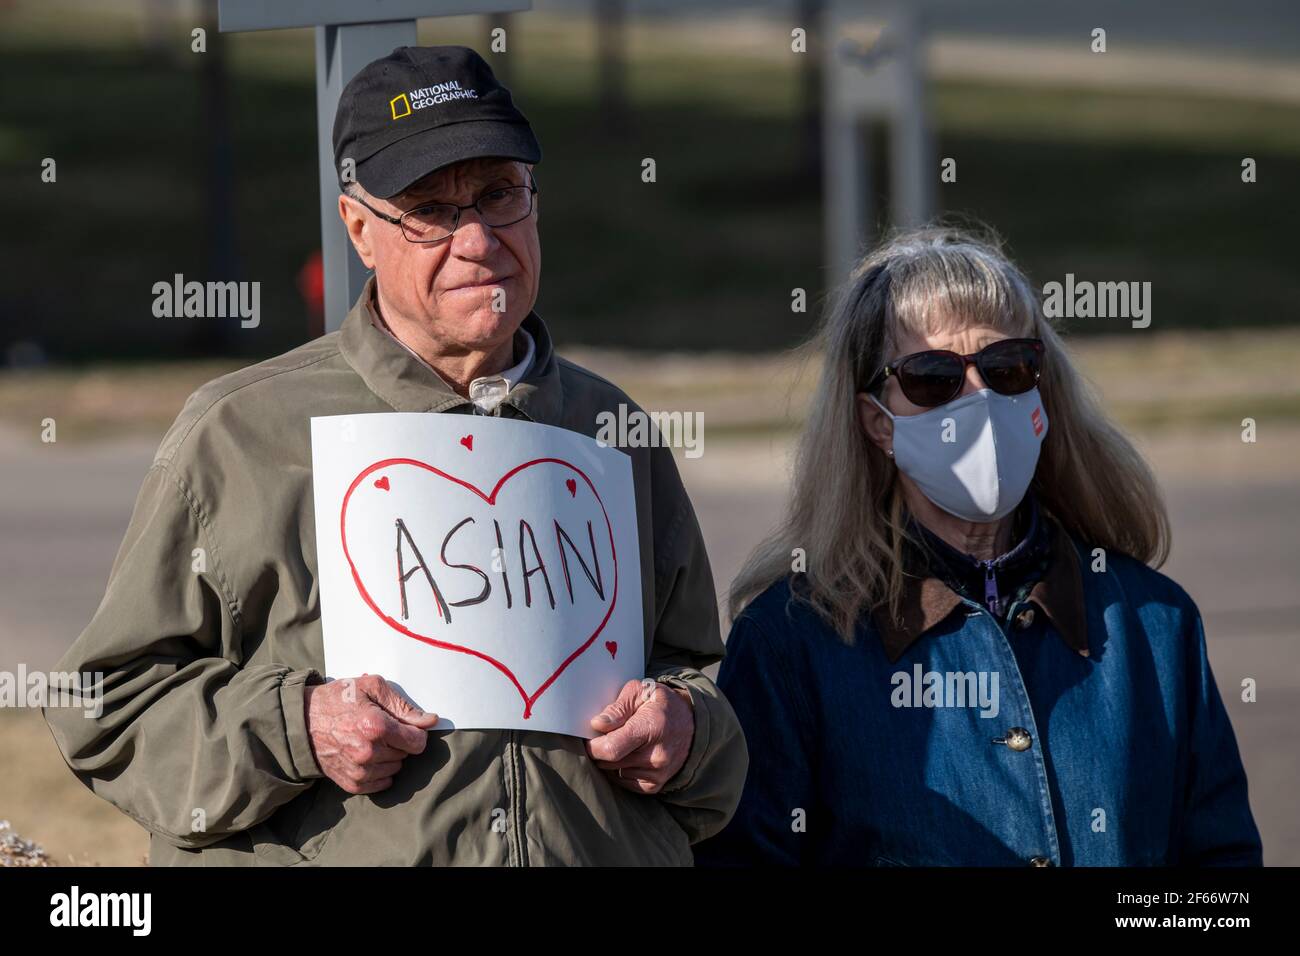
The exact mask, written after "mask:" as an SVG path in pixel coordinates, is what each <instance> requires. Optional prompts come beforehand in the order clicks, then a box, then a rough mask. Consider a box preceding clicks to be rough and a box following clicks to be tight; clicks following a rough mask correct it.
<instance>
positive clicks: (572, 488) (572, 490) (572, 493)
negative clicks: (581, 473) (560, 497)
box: [564, 478, 578, 498]
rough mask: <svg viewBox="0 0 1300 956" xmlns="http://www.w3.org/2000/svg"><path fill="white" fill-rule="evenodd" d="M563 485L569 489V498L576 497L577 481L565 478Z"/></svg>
mask: <svg viewBox="0 0 1300 956" xmlns="http://www.w3.org/2000/svg"><path fill="white" fill-rule="evenodd" d="M564 487H566V488H568V489H569V497H570V498H576V497H577V496H578V483H577V482H576V481H574V480H573V479H572V478H566V479H565V480H564Z"/></svg>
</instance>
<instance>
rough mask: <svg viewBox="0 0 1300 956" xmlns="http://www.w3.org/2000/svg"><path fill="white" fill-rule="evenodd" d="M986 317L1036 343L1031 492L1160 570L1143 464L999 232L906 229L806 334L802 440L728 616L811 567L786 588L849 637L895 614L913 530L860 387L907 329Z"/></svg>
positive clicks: (1158, 506)
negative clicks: (869, 424)
mask: <svg viewBox="0 0 1300 956" xmlns="http://www.w3.org/2000/svg"><path fill="white" fill-rule="evenodd" d="M966 325H983V326H989V327H991V328H995V329H998V330H1000V331H1002V332H1004V333H1005V334H1006V335H1008V336H1016V337H1035V338H1040V339H1042V340H1043V343H1044V345H1045V346H1046V352H1045V355H1044V360H1043V371H1042V377H1041V379H1040V380H1039V385H1038V387H1039V391H1040V393H1041V395H1042V398H1043V404H1044V406H1045V407H1046V409H1047V412H1048V418H1049V420H1050V421H1051V423H1052V424H1051V428H1049V429H1048V432H1047V437H1046V438H1045V439H1044V440H1043V447H1042V452H1041V454H1040V457H1039V460H1038V469H1037V471H1036V472H1035V475H1034V481H1033V484H1032V485H1031V492H1032V493H1033V494H1035V495H1037V497H1038V501H1039V503H1040V504H1041V505H1042V506H1043V507H1044V508H1045V509H1046V510H1047V511H1048V512H1049V513H1050V514H1051V515H1053V516H1054V517H1055V518H1056V519H1057V520H1058V521H1060V522H1061V523H1062V524H1063V525H1064V526H1065V528H1066V529H1067V530H1068V531H1070V532H1071V533H1073V534H1074V535H1076V536H1077V537H1078V538H1080V539H1081V540H1083V541H1084V542H1086V543H1087V544H1088V545H1089V546H1090V547H1100V548H1105V549H1107V550H1114V551H1118V552H1121V553H1123V554H1127V555H1131V556H1133V557H1135V558H1137V559H1138V560H1140V561H1144V562H1148V563H1151V564H1152V565H1153V566H1156V567H1158V566H1159V565H1160V564H1162V563H1163V562H1164V560H1165V558H1166V557H1167V556H1168V553H1169V520H1168V516H1167V514H1166V512H1165V508H1164V504H1163V501H1162V499H1161V495H1160V491H1159V488H1158V486H1157V485H1156V481H1155V478H1154V477H1153V475H1152V474H1151V471H1150V469H1149V468H1148V467H1147V465H1146V463H1145V462H1144V461H1143V460H1142V458H1141V456H1140V455H1139V454H1138V452H1137V450H1136V449H1135V448H1134V447H1133V445H1132V444H1131V443H1130V442H1129V441H1128V439H1127V438H1125V437H1124V435H1123V434H1122V433H1121V432H1120V431H1119V429H1117V428H1116V427H1115V426H1114V425H1113V424H1112V423H1111V422H1110V421H1109V420H1108V419H1107V418H1106V416H1105V415H1104V414H1103V412H1102V411H1101V408H1100V406H1099V404H1098V402H1097V400H1096V398H1095V397H1094V396H1093V394H1092V392H1091V390H1090V389H1089V387H1088V386H1087V384H1086V383H1085V381H1084V380H1083V378H1082V376H1081V375H1080V374H1079V373H1078V371H1077V370H1076V369H1075V367H1074V365H1073V364H1072V363H1071V361H1070V356H1069V353H1068V352H1067V351H1066V348H1065V345H1064V343H1063V342H1062V340H1061V337H1060V335H1059V334H1058V333H1057V331H1056V329H1055V328H1054V327H1053V326H1052V324H1051V323H1050V322H1049V321H1048V320H1047V318H1046V317H1045V316H1044V315H1043V310H1042V307H1041V305H1040V304H1039V299H1038V296H1037V295H1036V294H1035V292H1034V290H1033V288H1032V287H1031V286H1030V284H1029V282H1028V280H1027V279H1026V278H1025V276H1024V275H1023V274H1022V273H1021V271H1020V270H1019V269H1018V268H1016V266H1015V265H1013V264H1012V263H1011V261H1010V260H1009V259H1008V258H1007V257H1006V256H1005V255H1004V254H1003V253H1002V251H1001V247H1000V244H999V243H998V241H997V240H996V238H993V237H989V238H982V237H977V236H975V235H972V234H970V233H968V232H965V231H962V230H960V229H954V228H949V227H926V228H922V229H917V230H911V231H906V232H901V233H898V234H896V235H894V236H893V237H892V238H890V239H889V240H888V241H886V242H885V243H884V244H882V245H880V246H879V247H877V248H876V249H875V250H874V251H873V252H871V253H870V254H869V255H868V256H867V257H866V258H865V259H863V260H862V261H861V262H860V263H859V264H858V266H857V267H856V268H855V269H854V270H853V273H852V276H851V278H850V280H849V282H848V283H847V284H846V285H845V287H844V288H843V289H841V290H840V292H839V294H838V296H837V297H836V301H835V302H834V303H833V305H832V307H831V308H830V309H828V310H827V313H826V316H825V319H824V320H823V321H822V323H821V325H820V327H819V328H818V331H817V334H816V336H815V338H814V340H813V342H812V343H811V344H812V345H813V347H814V348H815V349H816V350H817V351H819V352H820V354H821V356H822V362H823V368H822V375H821V380H820V383H819V385H818V388H817V391H816V394H815V396H814V398H813V401H812V405H811V409H810V412H809V418H808V421H807V424H806V425H805V427H804V430H803V433H802V435H801V437H800V441H799V448H798V454H797V457H796V460H795V469H794V476H793V481H792V484H791V489H790V501H789V504H788V506H787V509H786V514H785V518H784V520H783V521H782V523H781V524H780V526H779V527H778V528H777V530H776V532H775V533H774V534H773V535H771V536H770V537H769V538H768V539H767V540H766V541H765V542H764V543H763V544H762V545H760V546H759V547H758V548H757V549H756V550H755V551H754V553H753V554H752V555H751V556H750V557H749V560H748V561H747V562H746V563H745V566H744V567H743V568H742V569H741V572H740V575H739V577H738V578H737V579H736V581H735V583H734V584H733V585H732V588H731V594H730V601H729V610H730V613H731V615H732V617H733V618H734V617H735V616H736V615H738V614H739V613H740V612H741V611H742V610H743V609H744V607H745V606H746V605H747V604H748V603H749V602H750V601H752V600H753V599H754V598H755V597H757V596H758V595H759V594H760V593H761V592H762V591H764V590H765V589H766V588H767V587H768V586H769V585H771V584H772V583H773V582H775V581H778V580H780V579H782V578H785V577H786V576H787V575H790V574H791V571H792V562H793V556H794V555H796V554H798V553H800V550H799V549H802V553H803V555H804V556H805V559H806V568H805V569H804V570H803V572H802V573H800V574H795V575H793V577H792V581H791V583H792V591H793V592H794V593H795V595H796V596H797V598H798V599H799V600H803V601H807V602H808V603H809V604H810V605H811V606H812V607H813V608H814V609H815V610H816V611H817V612H818V614H820V615H821V616H822V618H823V619H825V620H826V621H827V622H828V623H829V624H830V625H831V626H833V627H834V628H835V630H836V631H837V632H838V633H839V634H840V636H841V637H842V638H843V639H844V640H845V641H849V642H851V641H852V639H853V633H854V631H855V629H856V626H857V624H858V621H859V619H860V617H861V615H862V614H863V612H864V611H867V610H871V609H874V608H877V607H881V606H884V607H885V608H887V609H888V613H890V614H891V615H892V616H894V617H897V616H898V610H899V597H900V595H901V592H902V586H903V570H902V557H903V547H904V543H905V541H906V540H907V536H906V531H905V520H904V513H903V499H902V491H901V486H900V484H899V482H898V480H897V476H898V472H897V469H896V466H895V465H894V462H893V460H892V459H890V458H889V457H887V456H886V455H885V454H884V453H883V452H882V451H881V450H880V449H879V448H877V447H876V446H875V444H873V443H872V442H870V441H869V440H868V439H867V437H866V435H865V434H864V433H863V431H862V426H861V424H860V421H859V418H858V412H857V402H856V396H857V394H858V393H859V392H862V391H864V390H865V388H866V384H867V382H868V381H870V379H871V378H872V377H873V376H874V375H875V374H876V373H877V372H878V371H879V370H880V368H881V367H882V366H883V365H884V364H885V362H886V360H887V359H888V358H890V357H893V356H894V355H895V351H896V346H897V343H898V342H899V340H901V339H902V338H904V337H905V336H906V335H907V334H915V335H927V334H934V333H935V332H939V331H943V330H946V329H951V328H953V327H954V326H966Z"/></svg>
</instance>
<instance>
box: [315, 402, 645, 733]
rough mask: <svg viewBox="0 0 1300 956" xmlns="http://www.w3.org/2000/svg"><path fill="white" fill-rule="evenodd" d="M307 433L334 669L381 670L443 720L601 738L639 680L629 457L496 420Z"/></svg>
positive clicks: (409, 420)
mask: <svg viewBox="0 0 1300 956" xmlns="http://www.w3.org/2000/svg"><path fill="white" fill-rule="evenodd" d="M311 429H312V471H313V482H314V493H315V505H316V551H317V578H318V581H319V582H320V601H321V620H322V626H323V628H324V644H325V668H326V676H327V677H331V678H345V677H357V676H360V675H361V674H363V673H370V674H379V675H380V676H382V677H384V678H386V679H388V680H390V681H392V682H393V683H395V684H396V685H397V686H398V687H399V688H400V689H401V690H402V692H403V693H405V694H406V695H407V696H408V697H409V698H410V699H411V700H412V701H413V702H415V703H416V704H417V705H419V706H420V707H421V708H423V709H425V710H427V711H430V712H433V713H436V714H438V715H439V717H440V720H439V722H438V725H437V729H444V730H445V729H453V728H517V729H525V730H546V731H553V732H556V733H563V734H572V735H574V736H578V737H585V738H591V737H594V736H596V735H595V733H594V732H593V731H592V730H591V727H590V724H589V721H590V720H591V718H592V717H594V716H596V715H597V714H598V713H600V711H601V710H602V709H603V708H604V707H605V705H606V704H608V703H609V702H610V701H612V700H614V698H615V697H617V696H618V692H619V690H620V689H621V688H622V686H623V684H624V683H626V682H627V681H628V680H632V679H638V678H641V677H642V676H644V673H645V640H644V620H643V618H642V611H641V567H640V552H639V547H638V539H637V523H636V496H635V492H634V488H633V482H632V464H631V459H629V458H628V456H627V455H626V454H624V453H623V452H621V451H619V450H617V449H615V448H608V447H603V446H601V445H599V444H598V443H597V442H596V441H595V440H594V439H591V438H587V437H586V436H584V435H579V434H577V433H575V432H571V431H568V430H566V429H562V428H554V427H551V426H549V425H539V424H535V423H532V422H521V421H513V420H510V419H501V418H495V417H489V416H478V415H430V414H412V413H391V414H367V415H341V416H331V417H325V418H313V419H312V420H311Z"/></svg>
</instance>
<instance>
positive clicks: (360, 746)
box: [304, 674, 438, 793]
mask: <svg viewBox="0 0 1300 956" xmlns="http://www.w3.org/2000/svg"><path fill="white" fill-rule="evenodd" d="M304 697H305V700H306V704H305V706H306V709H307V734H308V736H309V737H310V738H311V749H312V753H314V754H315V755H316V762H317V763H318V764H320V768H321V771H322V772H323V773H324V774H325V776H327V777H329V778H330V779H331V780H333V781H334V782H335V783H337V784H338V785H339V786H340V787H342V788H343V789H344V790H346V791H347V792H348V793H377V792H378V791H380V790H386V789H388V788H389V787H391V786H392V785H393V775H394V774H396V773H397V771H399V770H401V769H402V761H403V760H404V759H406V757H407V756H408V755H410V754H418V753H421V752H423V750H424V745H425V744H426V743H427V742H428V739H429V737H428V732H429V729H430V728H432V727H433V725H434V724H436V723H437V722H438V715H437V714H426V713H425V712H424V711H422V710H420V708H418V707H416V706H414V705H413V704H411V703H409V702H407V700H406V698H404V697H402V695H401V694H399V693H398V692H397V691H396V690H394V689H393V687H392V685H391V684H389V683H388V681H386V680H384V679H383V678H382V677H380V676H378V675H377V674H362V675H361V676H360V677H355V678H349V679H348V680H336V681H331V682H329V683H328V684H315V685H308V687H307V689H306V691H305V692H304Z"/></svg>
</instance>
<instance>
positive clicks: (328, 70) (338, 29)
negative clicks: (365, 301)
mask: <svg viewBox="0 0 1300 956" xmlns="http://www.w3.org/2000/svg"><path fill="white" fill-rule="evenodd" d="M414 45H415V21H414V20H395V21H390V22H388V23H358V24H347V25H342V26H333V25H329V26H318V27H316V143H317V147H318V148H317V152H318V154H319V157H320V235H321V260H322V266H323V269H324V273H325V331H326V332H333V331H334V330H335V329H337V328H338V327H339V326H340V325H342V324H343V318H344V316H346V315H347V314H348V310H349V309H351V308H352V305H353V303H355V302H356V301H357V296H359V295H360V294H361V287H362V286H363V285H365V282H366V277H367V275H368V274H369V273H368V272H367V270H366V267H365V266H363V265H362V264H361V260H360V259H358V258H357V254H356V250H354V249H353V248H352V243H351V241H350V240H349V239H348V236H347V233H346V232H345V231H344V230H343V221H342V220H341V219H339V209H338V206H339V184H338V171H337V170H336V169H335V168H334V110H335V107H337V106H338V102H339V97H340V96H341V95H342V93H343V87H345V86H346V85H347V82H348V80H350V79H352V77H353V76H355V75H356V74H357V73H358V72H359V71H360V70H361V68H362V67H364V66H365V65H366V64H368V63H371V62H373V61H374V60H377V59H379V58H380V57H381V56H387V55H388V54H389V53H392V52H393V49H394V48H395V47H399V46H414Z"/></svg>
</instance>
